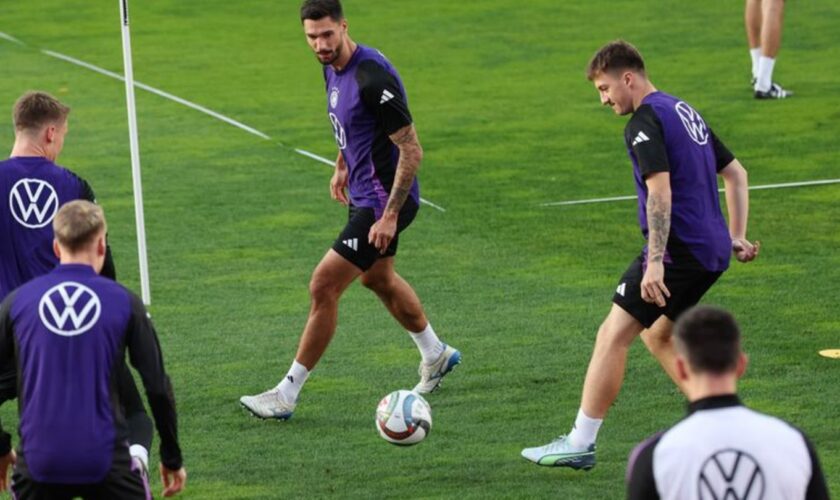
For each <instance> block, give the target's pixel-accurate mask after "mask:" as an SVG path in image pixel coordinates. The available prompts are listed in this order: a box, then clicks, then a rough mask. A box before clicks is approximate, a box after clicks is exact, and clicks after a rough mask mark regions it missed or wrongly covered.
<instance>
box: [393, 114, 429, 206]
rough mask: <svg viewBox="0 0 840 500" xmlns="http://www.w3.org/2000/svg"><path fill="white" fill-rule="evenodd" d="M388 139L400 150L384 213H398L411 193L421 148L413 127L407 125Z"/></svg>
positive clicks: (418, 165) (420, 157) (421, 153)
mask: <svg viewBox="0 0 840 500" xmlns="http://www.w3.org/2000/svg"><path fill="white" fill-rule="evenodd" d="M390 138H391V141H392V142H393V143H394V144H396V145H397V147H398V148H399V149H400V159H399V162H398V163H397V172H396V174H395V175H394V185H393V187H392V188H391V196H390V197H389V198H388V205H386V207H385V211H386V212H392V213H399V211H400V210H401V209H402V206H403V204H404V203H405V200H406V199H407V198H408V195H409V193H410V192H411V185H412V184H413V183H414V177H415V176H416V175H417V170H418V169H419V168H420V161H421V160H422V159H423V148H422V147H420V142H419V141H418V140H417V132H416V131H415V130H414V125H408V126H406V127H403V128H401V129H400V130H397V131H396V132H395V133H393V134H391V136H390Z"/></svg>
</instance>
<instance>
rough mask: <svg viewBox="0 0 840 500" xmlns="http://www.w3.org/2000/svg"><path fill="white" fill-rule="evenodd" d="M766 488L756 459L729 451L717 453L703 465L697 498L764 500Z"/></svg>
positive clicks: (705, 499)
mask: <svg viewBox="0 0 840 500" xmlns="http://www.w3.org/2000/svg"><path fill="white" fill-rule="evenodd" d="M765 484H766V482H765V480H764V473H763V472H762V471H761V466H759V465H758V462H757V461H756V460H755V458H753V457H752V456H751V455H749V454H747V453H744V452H743V451H740V450H735V449H731V448H730V449H726V450H721V451H718V452H716V453H715V454H714V455H712V456H711V457H709V458H708V459H706V461H705V462H704V463H703V466H702V467H701V468H700V477H699V478H698V481H697V488H698V492H697V495H698V497H699V498H700V499H701V500H723V499H724V498H725V499H727V500H762V499H763V498H764V487H765Z"/></svg>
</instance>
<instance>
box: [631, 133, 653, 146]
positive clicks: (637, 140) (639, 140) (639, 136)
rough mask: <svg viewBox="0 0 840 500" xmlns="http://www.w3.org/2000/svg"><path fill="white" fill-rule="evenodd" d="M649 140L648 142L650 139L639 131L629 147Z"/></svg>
mask: <svg viewBox="0 0 840 500" xmlns="http://www.w3.org/2000/svg"><path fill="white" fill-rule="evenodd" d="M649 140H650V137H648V136H647V135H645V133H644V132H642V131H641V130H640V131H639V133H638V134H636V138H635V139H633V143H632V144H631V146H635V145H637V144H641V143H643V142H647V141H649Z"/></svg>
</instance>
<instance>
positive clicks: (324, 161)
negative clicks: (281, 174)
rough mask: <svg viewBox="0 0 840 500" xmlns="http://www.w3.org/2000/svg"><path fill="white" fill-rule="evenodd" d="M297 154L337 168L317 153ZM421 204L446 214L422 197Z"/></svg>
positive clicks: (297, 150) (303, 150)
mask: <svg viewBox="0 0 840 500" xmlns="http://www.w3.org/2000/svg"><path fill="white" fill-rule="evenodd" d="M295 153H298V154H301V155H303V156H306V157H308V158H312V159H313V160H315V161H320V162H321V163H323V164H325V165H329V166H331V167H334V166H335V161H330V160H328V159H326V158H324V157H323V156H319V155H316V154H315V153H310V152H309V151H306V150H305V149H295ZM420 203H425V204H426V205H429V206H430V207H432V208H434V209H436V210H440V211H441V212H446V209H445V208H443V207H442V206H440V205H435V204H434V203H432V202H431V201H429V200H427V199H425V198H422V197H421V198H420Z"/></svg>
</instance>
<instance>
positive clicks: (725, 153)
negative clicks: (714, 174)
mask: <svg viewBox="0 0 840 500" xmlns="http://www.w3.org/2000/svg"><path fill="white" fill-rule="evenodd" d="M709 132H711V135H712V147H713V148H714V150H715V168H716V169H717V171H718V172H720V171H721V170H723V169H724V168H726V166H727V165H729V164H730V163H732V160H734V159H735V155H734V154H732V152H731V151H729V148H727V147H726V145H725V144H724V143H723V141H721V140H720V139H719V138H718V136H717V135H715V133H714V132H712V131H711V130H709Z"/></svg>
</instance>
